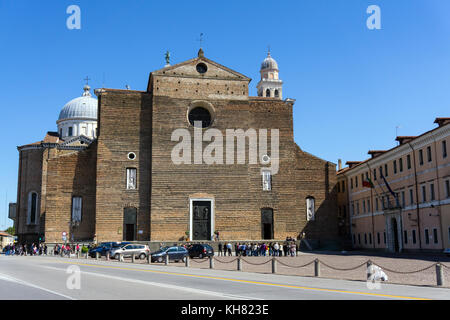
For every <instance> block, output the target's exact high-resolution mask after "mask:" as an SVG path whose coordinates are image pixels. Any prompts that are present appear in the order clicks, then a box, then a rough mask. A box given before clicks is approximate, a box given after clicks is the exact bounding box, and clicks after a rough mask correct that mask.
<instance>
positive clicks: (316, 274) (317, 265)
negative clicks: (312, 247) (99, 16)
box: [314, 259, 320, 277]
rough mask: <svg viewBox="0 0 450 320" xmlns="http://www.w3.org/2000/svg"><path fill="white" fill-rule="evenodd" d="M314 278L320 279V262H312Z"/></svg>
mask: <svg viewBox="0 0 450 320" xmlns="http://www.w3.org/2000/svg"><path fill="white" fill-rule="evenodd" d="M314 277H320V261H319V259H316V260H314Z"/></svg>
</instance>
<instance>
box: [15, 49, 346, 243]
mask: <svg viewBox="0 0 450 320" xmlns="http://www.w3.org/2000/svg"><path fill="white" fill-rule="evenodd" d="M260 75H261V79H260V81H259V82H258V84H257V86H256V87H257V96H251V95H250V94H249V83H250V81H251V79H250V78H248V77H246V76H245V75H243V74H241V73H239V72H237V71H234V70H232V69H230V68H228V67H225V66H223V65H221V64H219V63H217V62H215V61H213V60H210V59H208V58H206V57H205V54H204V52H203V50H202V49H200V50H199V52H198V54H197V56H196V57H195V58H193V59H190V60H187V61H184V62H181V63H178V64H174V65H171V64H170V63H169V62H168V63H167V64H166V65H165V66H164V67H163V68H162V69H159V70H156V71H153V72H151V73H150V75H149V80H148V85H147V88H146V90H144V91H135V90H129V89H123V90H122V89H108V88H98V89H95V90H93V91H94V92H91V88H90V87H89V86H88V85H85V86H84V88H83V92H82V95H81V96H80V97H77V98H75V99H73V100H71V101H69V102H68V103H67V104H65V105H64V106H63V108H62V110H61V112H60V114H59V118H58V120H57V121H56V125H57V131H49V132H47V133H46V135H45V137H44V139H43V140H41V141H38V142H35V143H31V144H26V145H22V146H19V147H18V148H17V149H18V151H19V174H18V193H17V207H16V217H15V228H16V230H17V234H18V237H19V241H20V242H35V241H39V239H41V241H45V242H47V243H55V242H61V241H62V240H64V239H67V240H68V241H123V240H126V241H181V240H185V239H189V240H194V241H195V240H201V241H204V240H211V239H212V238H213V237H214V234H217V233H220V238H221V240H262V239H277V240H281V239H285V238H286V237H287V236H289V237H304V238H306V239H311V240H333V239H336V238H337V233H338V232H337V227H338V221H337V203H336V193H335V184H336V165H335V164H334V163H331V162H329V161H326V160H323V159H320V158H318V157H315V156H313V155H311V154H309V153H308V152H306V151H304V150H302V149H301V148H300V147H299V146H298V145H297V144H296V143H295V142H294V135H293V108H294V102H295V100H294V99H289V98H284V99H283V95H285V92H283V81H282V80H281V79H280V78H279V69H278V64H277V62H276V61H275V59H274V58H272V56H271V54H270V52H269V53H268V55H267V57H266V58H265V59H264V61H263V62H262V64H261V68H260ZM95 97H97V98H95ZM300 107H308V106H300ZM188 141H189V142H192V141H193V142H192V143H190V144H187V142H188ZM325 147H326V143H324V148H325Z"/></svg>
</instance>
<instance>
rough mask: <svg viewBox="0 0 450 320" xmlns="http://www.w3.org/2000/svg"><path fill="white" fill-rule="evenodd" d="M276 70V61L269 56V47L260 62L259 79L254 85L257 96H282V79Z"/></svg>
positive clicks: (279, 97)
mask: <svg viewBox="0 0 450 320" xmlns="http://www.w3.org/2000/svg"><path fill="white" fill-rule="evenodd" d="M278 71H279V70H278V63H277V62H276V61H275V59H273V58H272V57H271V56H270V49H269V51H268V52H267V57H266V58H265V59H264V61H263V62H262V64H261V70H260V73H261V80H260V81H259V82H258V84H257V85H256V88H257V89H258V97H267V98H276V99H280V100H281V99H282V98H283V81H281V80H280V79H279V77H278Z"/></svg>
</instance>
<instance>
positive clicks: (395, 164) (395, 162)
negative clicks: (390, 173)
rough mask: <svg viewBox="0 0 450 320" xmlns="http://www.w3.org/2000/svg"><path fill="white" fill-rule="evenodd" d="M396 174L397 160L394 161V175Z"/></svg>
mask: <svg viewBox="0 0 450 320" xmlns="http://www.w3.org/2000/svg"><path fill="white" fill-rule="evenodd" d="M396 173H397V160H394V174H396Z"/></svg>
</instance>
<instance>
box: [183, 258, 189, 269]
mask: <svg viewBox="0 0 450 320" xmlns="http://www.w3.org/2000/svg"><path fill="white" fill-rule="evenodd" d="M185 259H186V260H185V261H184V263H185V266H186V267H187V268H189V256H186V257H185Z"/></svg>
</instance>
